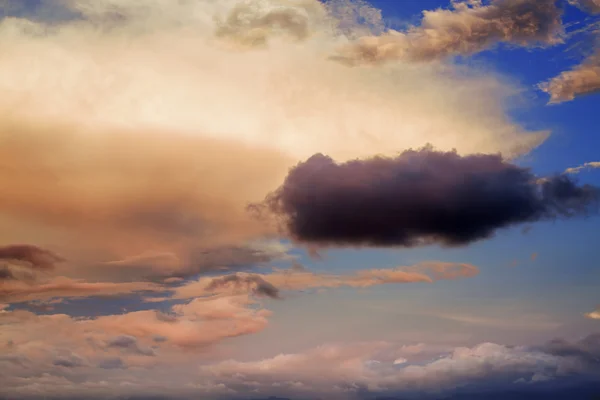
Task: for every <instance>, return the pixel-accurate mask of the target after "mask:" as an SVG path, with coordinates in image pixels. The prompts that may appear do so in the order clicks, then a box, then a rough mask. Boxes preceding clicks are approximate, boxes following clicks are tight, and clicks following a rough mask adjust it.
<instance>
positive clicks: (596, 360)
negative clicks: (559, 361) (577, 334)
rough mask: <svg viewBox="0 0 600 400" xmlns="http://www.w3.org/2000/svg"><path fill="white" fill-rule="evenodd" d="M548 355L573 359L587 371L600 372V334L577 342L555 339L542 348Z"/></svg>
mask: <svg viewBox="0 0 600 400" xmlns="http://www.w3.org/2000/svg"><path fill="white" fill-rule="evenodd" d="M542 350H543V351H544V352H546V353H548V354H552V355H554V356H558V357H565V358H572V359H575V360H577V361H579V362H580V364H579V367H581V368H583V369H584V370H586V371H591V370H600V333H595V334H592V335H589V336H587V337H585V338H583V339H581V340H579V341H577V342H569V341H567V340H564V339H555V340H552V341H550V342H549V343H547V344H546V345H545V346H543V347H542Z"/></svg>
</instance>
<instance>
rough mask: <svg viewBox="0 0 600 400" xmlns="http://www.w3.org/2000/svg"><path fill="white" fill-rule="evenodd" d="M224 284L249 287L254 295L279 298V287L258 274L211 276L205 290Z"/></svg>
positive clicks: (220, 286) (211, 289) (217, 287)
mask: <svg viewBox="0 0 600 400" xmlns="http://www.w3.org/2000/svg"><path fill="white" fill-rule="evenodd" d="M226 286H233V287H235V288H242V287H244V288H250V287H252V292H253V293H254V294H256V295H260V296H265V297H270V298H272V299H278V298H279V289H277V288H276V287H275V286H274V285H273V284H271V283H269V282H267V281H266V280H265V279H263V278H262V277H261V276H259V275H237V274H235V275H226V276H223V277H220V278H213V279H212V280H211V282H210V284H209V285H208V286H207V287H206V290H207V291H209V292H210V291H214V290H216V289H220V288H222V287H226Z"/></svg>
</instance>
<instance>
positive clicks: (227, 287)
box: [173, 262, 479, 299]
mask: <svg viewBox="0 0 600 400" xmlns="http://www.w3.org/2000/svg"><path fill="white" fill-rule="evenodd" d="M478 273H479V269H478V268H477V267H476V266H474V265H470V264H459V263H445V262H426V263H421V264H417V265H414V266H409V267H397V268H392V269H367V270H361V271H357V272H355V273H354V274H348V275H333V274H317V273H313V272H310V271H307V270H303V269H299V268H294V269H290V270H283V271H281V270H280V271H276V272H274V273H272V274H244V273H238V274H236V275H233V276H236V278H235V279H229V280H223V278H201V279H199V280H198V281H196V282H192V283H188V284H186V285H183V286H181V287H178V288H176V289H175V294H174V296H173V297H174V298H179V299H185V298H192V297H197V296H203V295H208V294H214V293H221V294H236V293H238V294H239V293H248V292H256V291H257V287H259V286H260V284H261V283H262V282H266V283H268V284H269V285H271V286H272V287H273V288H276V289H278V290H291V291H298V290H305V289H314V288H338V287H344V286H347V287H354V288H367V287H371V286H376V285H383V284H399V283H417V282H421V283H432V282H434V281H438V280H454V279H461V278H469V277H473V276H476V275H477V274H478ZM215 282H218V284H215ZM238 282H245V283H246V285H240V284H238ZM275 293H277V292H275ZM270 297H276V296H270Z"/></svg>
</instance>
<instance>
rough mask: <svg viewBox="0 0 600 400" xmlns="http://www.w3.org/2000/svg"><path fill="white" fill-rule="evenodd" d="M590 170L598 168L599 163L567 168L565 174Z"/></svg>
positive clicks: (587, 163) (599, 166)
mask: <svg viewBox="0 0 600 400" xmlns="http://www.w3.org/2000/svg"><path fill="white" fill-rule="evenodd" d="M592 168H600V161H591V162H586V163H585V164H583V165H580V166H579V167H573V168H567V169H566V170H565V174H578V173H580V172H581V171H583V170H586V169H592Z"/></svg>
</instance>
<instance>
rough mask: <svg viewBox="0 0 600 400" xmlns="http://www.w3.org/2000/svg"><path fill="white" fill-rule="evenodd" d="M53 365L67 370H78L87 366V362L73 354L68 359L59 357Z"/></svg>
mask: <svg viewBox="0 0 600 400" xmlns="http://www.w3.org/2000/svg"><path fill="white" fill-rule="evenodd" d="M52 364H53V365H56V366H57V367H65V368H76V367H81V366H84V365H86V362H85V360H84V359H83V358H81V357H79V356H78V355H75V354H71V355H70V356H68V357H57V358H55V359H54V361H53V362H52Z"/></svg>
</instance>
